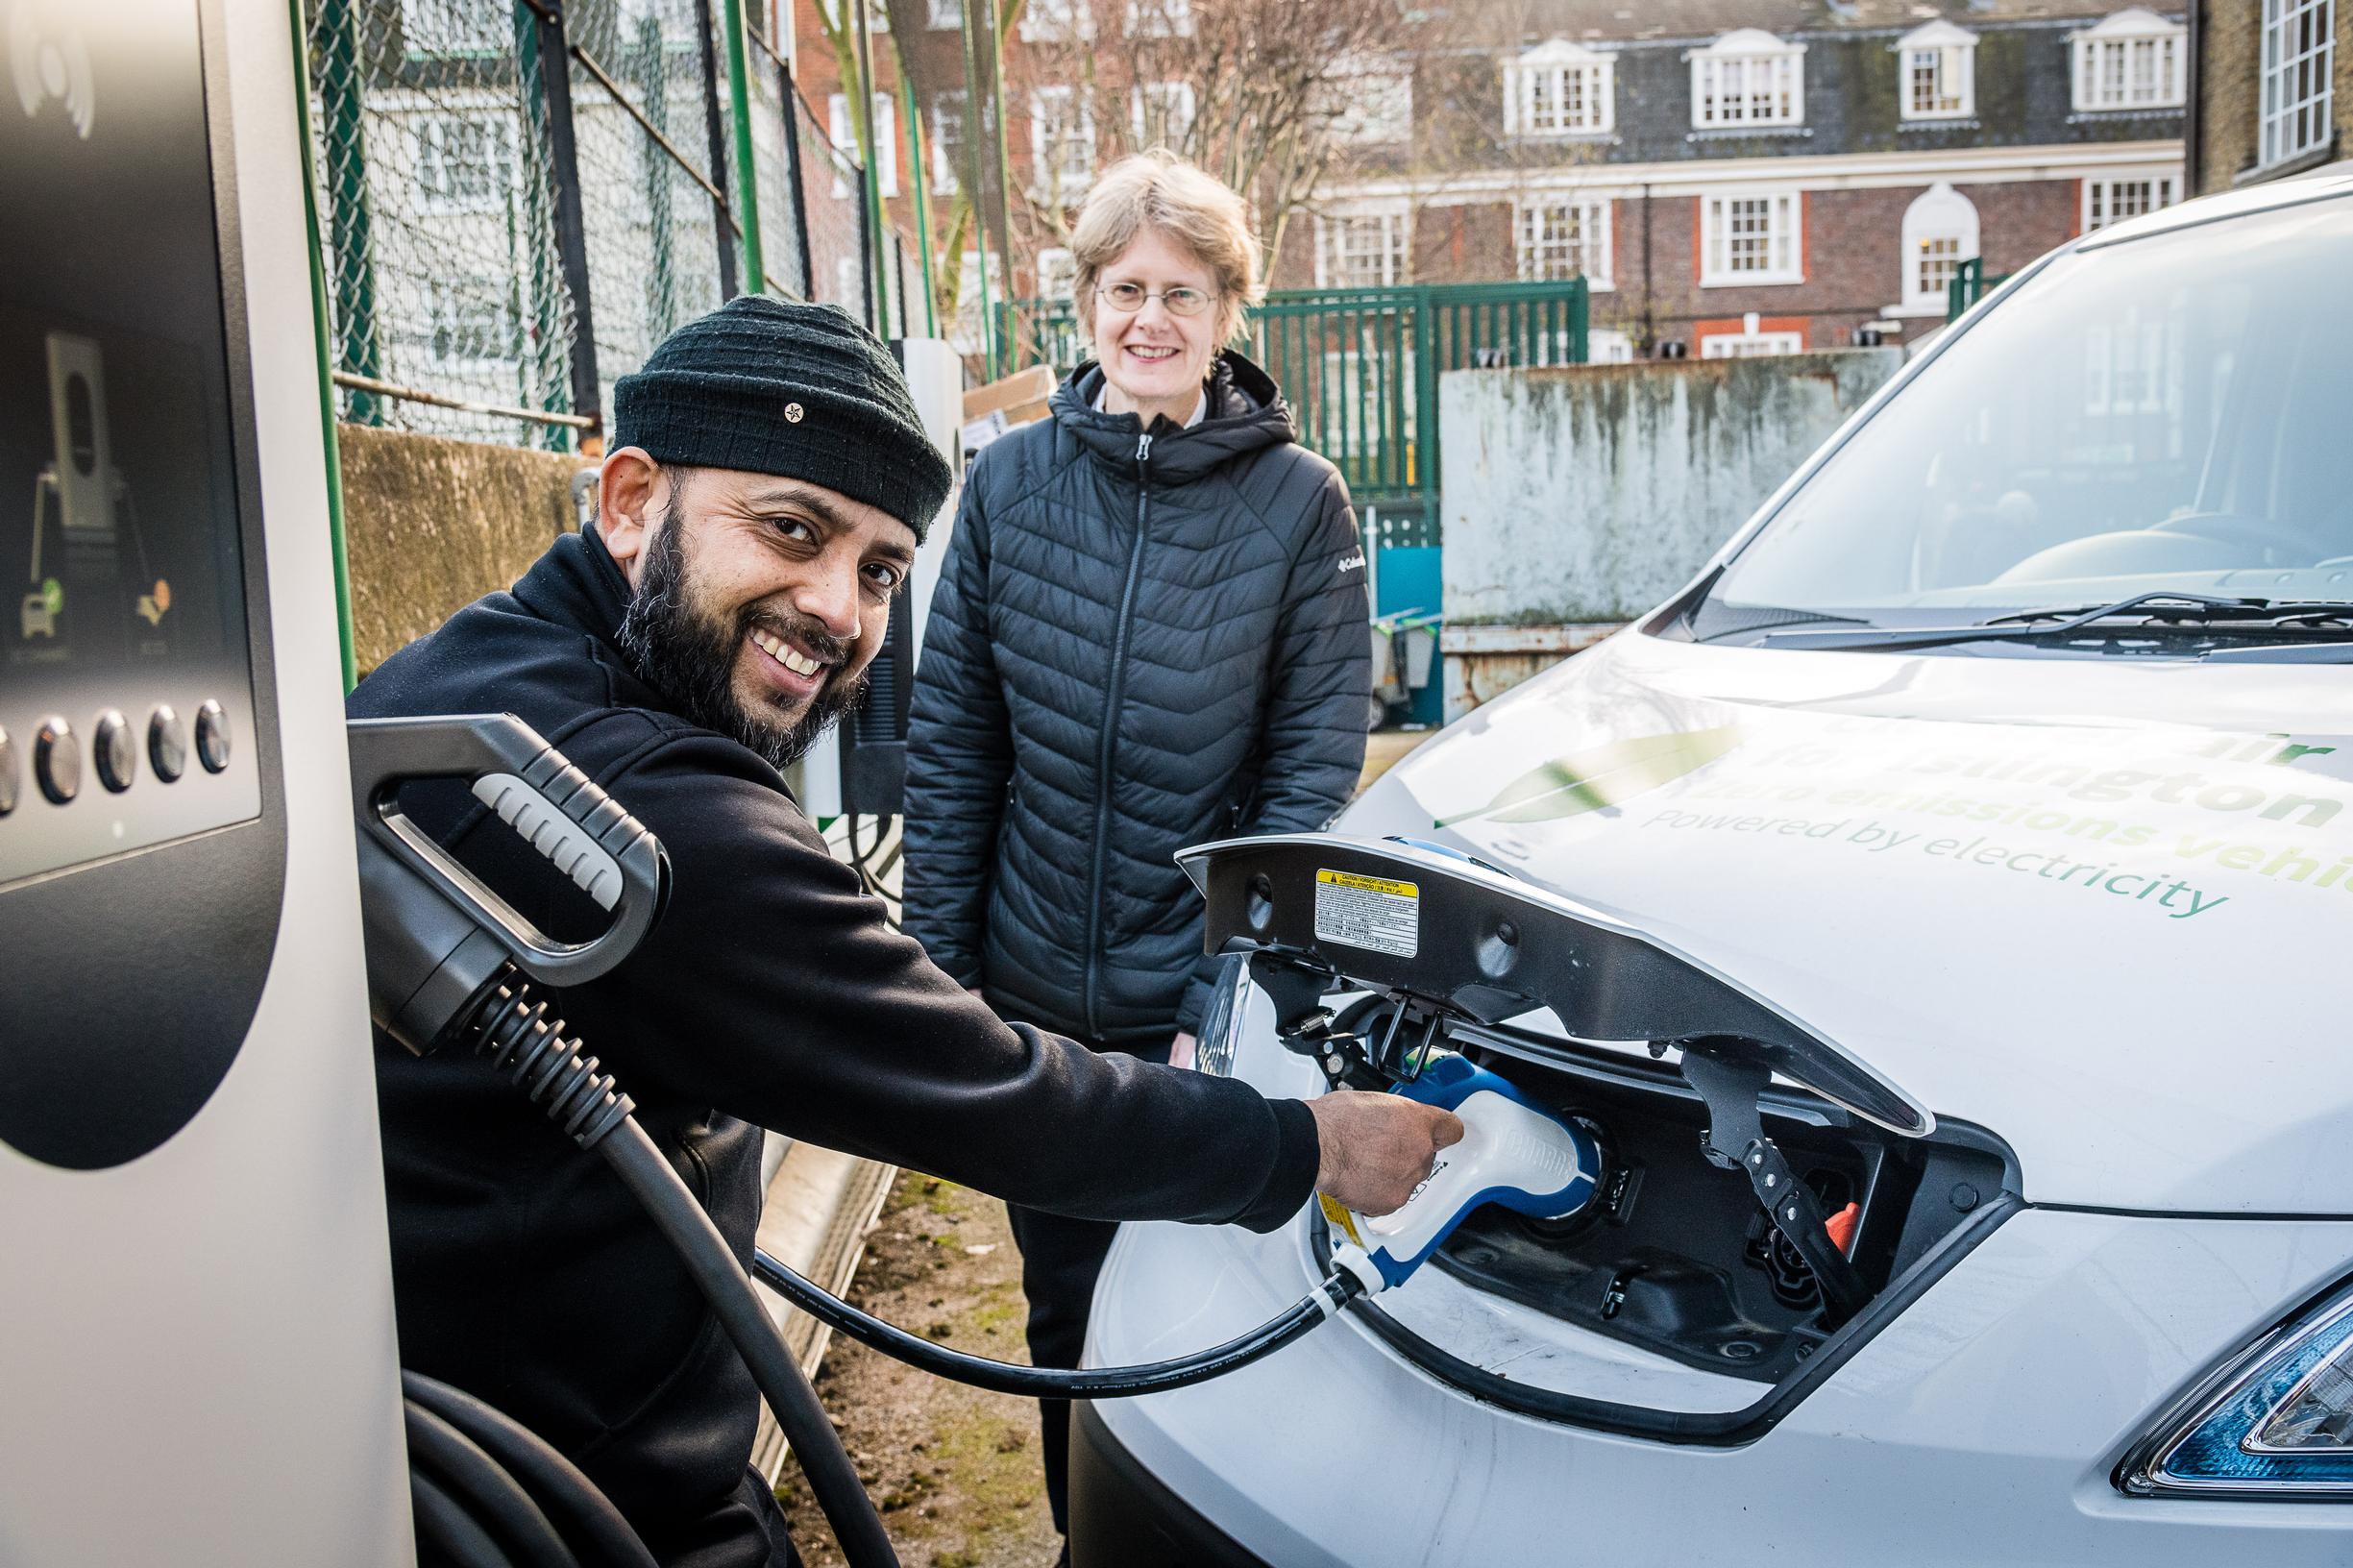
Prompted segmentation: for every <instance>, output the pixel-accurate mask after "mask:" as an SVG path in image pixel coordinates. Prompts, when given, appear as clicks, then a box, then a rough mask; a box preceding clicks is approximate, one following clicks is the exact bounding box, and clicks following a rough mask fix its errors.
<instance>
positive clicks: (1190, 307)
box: [1094, 283, 1217, 316]
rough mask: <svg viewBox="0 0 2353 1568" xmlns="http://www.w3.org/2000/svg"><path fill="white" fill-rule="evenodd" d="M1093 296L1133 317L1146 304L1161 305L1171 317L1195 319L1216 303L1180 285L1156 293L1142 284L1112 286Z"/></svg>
mask: <svg viewBox="0 0 2353 1568" xmlns="http://www.w3.org/2000/svg"><path fill="white" fill-rule="evenodd" d="M1094 292H1095V297H1096V298H1097V299H1099V300H1101V301H1102V302H1103V303H1104V304H1106V305H1108V306H1111V307H1112V308H1113V309H1114V310H1116V311H1118V312H1119V313H1120V314H1121V315H1123V316H1132V315H1134V314H1135V313H1136V312H1137V311H1139V310H1141V309H1142V308H1143V307H1144V302H1145V301H1146V300H1158V301H1160V303H1161V304H1162V306H1164V307H1165V308H1166V309H1167V311H1168V313H1169V314H1170V315H1172V316H1197V315H1199V314H1200V313H1201V312H1202V311H1204V310H1207V309H1208V308H1209V307H1210V306H1212V305H1213V304H1214V303H1216V299H1217V296H1216V295H1214V294H1211V293H1208V292H1206V291H1204V290H1202V289H1198V288H1189V287H1186V286H1184V285H1183V284H1179V285H1178V286H1177V287H1175V288H1164V289H1162V290H1160V291H1159V292H1158V293H1155V292H1153V291H1152V290H1151V289H1148V288H1146V287H1144V286H1143V284H1141V283H1113V284H1110V285H1109V286H1108V287H1104V288H1098V289H1096V290H1095V291H1094Z"/></svg>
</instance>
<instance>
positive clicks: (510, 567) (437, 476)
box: [336, 425, 584, 674]
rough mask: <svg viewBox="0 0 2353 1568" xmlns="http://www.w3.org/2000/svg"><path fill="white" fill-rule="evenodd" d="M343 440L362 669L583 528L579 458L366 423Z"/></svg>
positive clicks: (346, 521) (346, 526) (345, 432)
mask: <svg viewBox="0 0 2353 1568" xmlns="http://www.w3.org/2000/svg"><path fill="white" fill-rule="evenodd" d="M336 438H337V441H338V443H339V444H340V446H341V447H342V451H343V514H344V515H343V531H344V541H345V550H346V552H347V554H348V556H349V558H350V563H351V582H352V642H353V651H354V653H355V656H356V658H357V662H358V665H359V670H360V673H361V674H366V673H367V672H368V671H370V670H373V669H374V668H376V666H378V665H379V664H381V663H382V662H383V661H384V660H385V659H386V658H387V657H388V656H390V655H391V654H392V653H394V652H396V651H398V650H399V649H401V648H402V647H403V646H404V645H405V644H407V643H410V642H412V641H414V640H415V639H417V638H419V637H422V636H424V635H425V634H426V633H427V632H429V631H431V630H432V629H433V628H434V627H436V626H438V625H441V623H442V622H444V621H447V620H448V619H449V618H450V617H451V615H453V613H455V612H456V611H457V610H459V609H461V608H463V607H464V606H465V605H467V604H470V603H472V602H473V601H474V600H478V599H479V598H481V597H482V595H484V594H487V593H490V592H492V591H494V590H496V589H500V588H503V587H505V586H507V585H508V584H509V583H511V582H513V581H514V580H515V579H516V578H517V577H519V576H522V575H523V572H524V569H525V568H526V567H527V566H529V565H530V564H531V563H532V562H533V561H535V560H537V559H538V558H539V555H540V552H541V551H544V550H546V549H547V548H548V546H549V544H550V543H551V541H552V540H553V539H554V538H555V536H556V535H557V534H559V533H561V532H564V531H565V530H566V529H568V528H570V527H573V526H574V512H573V502H572V477H573V475H574V474H576V473H577V472H578V471H579V470H580V469H581V468H582V467H583V466H584V464H583V462H582V460H581V459H580V458H578V457H568V456H559V455H557V454H555V453H545V452H522V451H518V450H516V449H515V448H512V447H493V446H485V445H482V444H481V443H479V442H474V441H452V440H447V439H445V438H443V437H440V436H433V435H416V434H412V433H411V432H409V431H406V430H380V429H369V428H367V427H364V426H357V425H345V426H342V427H341V428H340V429H338V430H337V431H336Z"/></svg>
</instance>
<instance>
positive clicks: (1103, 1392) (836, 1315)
mask: <svg viewBox="0 0 2353 1568" xmlns="http://www.w3.org/2000/svg"><path fill="white" fill-rule="evenodd" d="M751 1272H752V1277H753V1278H754V1279H756V1280H758V1281H759V1282H760V1283H761V1284H762V1285H765V1286H769V1287H770V1288H772V1289H773V1290H775V1291H776V1292H777V1293H778V1294H779V1295H781V1296H783V1297H784V1299H785V1300H787V1301H789V1302H791V1303H792V1304H793V1305H794V1306H796V1307H797V1308H799V1309H800V1310H801V1311H804V1312H807V1313H808V1314H809V1315H810V1316H811V1317H814V1318H816V1319H817V1320H818V1321H819V1322H821V1323H823V1324H825V1325H827V1326H828V1327H830V1328H833V1329H835V1330H837V1331H839V1332H840V1333H842V1334H846V1335H849V1337H851V1338H852V1339H855V1340H857V1341H858V1342H859V1343H860V1344H862V1345H866V1346H868V1347H870V1349H874V1350H878V1351H881V1352H882V1353H883V1354H884V1355H885V1356H889V1357H892V1358H894V1359H895V1360H901V1361H904V1362H906V1363H907V1364H908V1365H909V1366H912V1367H916V1368H918V1369H919V1370H921V1371H924V1372H929V1373H932V1374H934V1375H936V1376H938V1377H943V1378H947V1379H949V1380H951V1381H953V1382H956V1383H962V1384H970V1385H971V1386H973V1387H975V1388H987V1389H991V1390H993V1391H994V1392H996V1393H1000V1394H1019V1395H1022V1396H1024V1397H1026V1398H1032V1399H1130V1398H1133V1397H1135V1396H1136V1395H1138V1394H1156V1393H1162V1392H1164V1391H1166V1390H1168V1389H1170V1388H1184V1387H1189V1386H1190V1385H1191V1384H1196V1383H1207V1382H1208V1381H1209V1380H1210V1379H1212V1378H1220V1377H1223V1376H1225V1375H1226V1374H1227V1373H1228V1372H1232V1371H1234V1370H1236V1369H1237V1368H1239V1367H1244V1366H1248V1365H1249V1364H1250V1363H1251V1362H1252V1361H1255V1360H1259V1359H1260V1358H1261V1357H1262V1356H1271V1355H1273V1354H1274V1353H1275V1352H1276V1351H1278V1350H1281V1349H1282V1348H1283V1347H1284V1346H1285V1345H1287V1344H1289V1343H1290V1342H1291V1341H1292V1340H1294V1339H1296V1338H1298V1337H1299V1336H1300V1335H1303V1334H1305V1333H1307V1332H1308V1331H1309V1330H1310V1329H1312V1328H1313V1327H1315V1325H1317V1324H1318V1323H1321V1322H1322V1321H1323V1320H1324V1319H1325V1318H1327V1317H1330V1316H1332V1315H1334V1314H1335V1313H1336V1312H1337V1311H1339V1309H1340V1308H1341V1307H1343V1306H1345V1305H1347V1303H1348V1302H1349V1300H1350V1299H1351V1298H1353V1297H1354V1296H1356V1295H1357V1294H1358V1293H1359V1292H1360V1290H1361V1289H1362V1288H1363V1286H1362V1285H1361V1284H1360V1282H1359V1281H1358V1279H1357V1277H1356V1276H1355V1275H1353V1274H1350V1273H1347V1272H1346V1271H1344V1270H1336V1271H1335V1272H1334V1273H1333V1274H1332V1276H1331V1277H1330V1278H1329V1279H1327V1280H1325V1281H1324V1283H1323V1284H1321V1285H1319V1286H1316V1287H1315V1288H1314V1289H1313V1290H1311V1291H1310V1292H1309V1293H1308V1294H1307V1295H1305V1296H1303V1297H1301V1298H1300V1299H1299V1301H1298V1302H1297V1303H1296V1304H1294V1305H1293V1306H1292V1307H1291V1308H1290V1310H1289V1311H1286V1312H1284V1313H1283V1314H1282V1315H1281V1316H1280V1317H1276V1318H1273V1319H1271V1320H1269V1321H1267V1322H1264V1323H1262V1324H1260V1325H1259V1326H1258V1327H1257V1328H1255V1329H1252V1330H1251V1331H1250V1332H1249V1333H1248V1334H1245V1335H1240V1336H1238V1337H1237V1338H1233V1339H1229V1340H1227V1341H1226V1342H1225V1343H1224V1344H1222V1345H1213V1346H1211V1347H1210V1348H1209V1349H1207V1350H1197V1351H1194V1352H1193V1353H1191V1354H1190V1355H1188V1356H1179V1357H1176V1358H1174V1359H1173V1360H1165V1361H1147V1362H1145V1363H1143V1364H1142V1365H1140V1366H1095V1367H1082V1368H1080V1369H1079V1370H1077V1371H1075V1372H1073V1371H1068V1370H1066V1369H1064V1368H1060V1367H1050V1366H1021V1365H1018V1364H1017V1363H1015V1362H1012V1361H993V1360H989V1359H988V1358H986V1357H983V1356H973V1355H968V1354H967V1353H966V1352H964V1351H961V1350H950V1349H949V1348H948V1347H947V1346H945V1345H942V1344H935V1343H933V1342H932V1341H931V1340H929V1339H924V1338H920V1337H919V1336H917V1335H912V1334H910V1333H908V1332H907V1331H906V1330H905V1329H902V1328H900V1327H898V1325H896V1324H895V1323H886V1322H884V1321H883V1320H882V1319H881V1318H879V1317H875V1316H873V1315H872V1314H871V1313H869V1312H864V1311H859V1310H858V1309H857V1308H855V1307H852V1306H851V1305H850V1304H849V1303H847V1302H846V1301H844V1300H842V1299H841V1298H840V1297H839V1296H836V1295H833V1294H832V1293H830V1292H829V1291H826V1290H824V1289H822V1288H821V1287H820V1286H816V1285H813V1284H811V1283H810V1282H809V1281H808V1280H807V1279H804V1278H803V1277H802V1276H800V1275H798V1274H796V1273H794V1272H793V1270H792V1269H790V1268H788V1267H786V1266H785V1265H784V1264H783V1263H781V1262H777V1261H776V1260H775V1259H773V1258H772V1257H770V1256H769V1255H768V1254H767V1253H765V1252H759V1251H754V1252H753V1253H752V1255H751Z"/></svg>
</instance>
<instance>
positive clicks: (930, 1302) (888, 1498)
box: [776, 730, 1435, 1568]
mask: <svg viewBox="0 0 2353 1568" xmlns="http://www.w3.org/2000/svg"><path fill="white" fill-rule="evenodd" d="M1434 733H1435V731H1432V730H1418V731H1403V732H1399V731H1385V732H1383V733H1379V734H1375V735H1372V736H1369V737H1368V738H1367V745H1366V747H1365V758H1364V774H1363V777H1362V778H1361V779H1360V781H1359V782H1358V786H1357V787H1358V788H1359V789H1360V790H1361V789H1362V788H1363V787H1364V786H1365V785H1366V784H1369V783H1371V782H1372V781H1373V780H1374V779H1375V778H1378V777H1379V776H1380V775H1381V774H1382V773H1383V772H1385V771H1386V770H1387V769H1388V768H1390V767H1391V766H1393V765H1394V764H1395V763H1397V762H1398V761H1399V760H1400V759H1402V758H1403V757H1404V756H1405V755H1406V754H1407V753H1408V752H1409V751H1411V750H1412V749H1413V748H1414V747H1417V746H1419V745H1421V743H1422V742H1424V741H1426V740H1428V739H1430V737H1431V736H1432V735H1433V734H1434ZM849 1297H850V1300H852V1301H854V1302H856V1303H857V1304H858V1305H859V1306H861V1307H863V1308H865V1309H866V1310H867V1311H870V1312H873V1313H875V1314H876V1315H878V1316H880V1317H882V1318H884V1319H885V1320H887V1321H889V1322H893V1323H897V1324H902V1325H904V1326H906V1327H908V1328H919V1329H921V1330H923V1331H924V1332H927V1333H928V1334H930V1335H932V1337H933V1338H935V1339H939V1340H942V1341H944V1342H945V1343H947V1344H951V1345H954V1346H956V1347H957V1348H958V1349H960V1350H968V1351H971V1352H973V1353H975V1354H977V1355H982V1356H987V1357H990V1358H992V1359H993V1360H1009V1361H1027V1360H1029V1351H1028V1348H1027V1347H1026V1346H1025V1345H1024V1344H1023V1343H1022V1338H1021V1323H1022V1319H1023V1317H1024V1315H1025V1314H1026V1312H1027V1311H1028V1307H1027V1304H1026V1303H1025V1302H1024V1301H1023V1299H1022V1296H1021V1255H1020V1254H1019V1253H1018V1252H1017V1251H1016V1250H1015V1249H1014V1244H1013V1232H1012V1231H1011V1230H1010V1229H1009V1228H1008V1227H1007V1225H1006V1222H1005V1206H1004V1205H1003V1204H1001V1203H999V1202H997V1201H996V1200H995V1199H994V1198H989V1197H983V1196H982V1195H981V1194H980V1193H977V1192H973V1191H969V1190H968V1189H966V1188H961V1187H958V1186H956V1185H955V1184H954V1183H953V1182H943V1181H939V1180H937V1179H935V1178H933V1177H929V1176H921V1175H917V1174H915V1173H913V1172H907V1171H902V1172H900V1174H899V1178H898V1181H897V1183H896V1184H895V1186H894V1187H893V1188H892V1189H891V1196H890V1198H889V1199H888V1200H887V1201H886V1202H885V1203H884V1205H883V1211H882V1218H881V1221H880V1223H879V1224H878V1225H877V1226H876V1227H875V1230H874V1234H873V1235H872V1236H870V1237H868V1238H867V1249H866V1258H865V1261H864V1262H861V1263H860V1264H859V1265H858V1275H857V1278H856V1279H855V1280H854V1281H853V1282H852V1283H851V1286H850V1291H849ZM817 1392H818V1397H819V1398H820V1399H821V1400H822V1401H823V1402H824V1405H825V1409H828V1410H830V1411H831V1412H833V1421H834V1425H835V1426H836V1427H837V1428H839V1429H840V1430H841V1433H842V1441H843V1443H844V1445H845V1446H846V1447H847V1448H848V1450H849V1455H850V1458H851V1459H853V1460H854V1461H855V1462H856V1463H857V1466H858V1475H859V1479H861V1480H862V1481H864V1482H866V1489H867V1495H869V1496H870V1497H871V1498H872V1499H873V1500H874V1506H875V1507H877V1508H880V1509H881V1510H882V1518H883V1523H884V1525H885V1526H887V1527H888V1528H889V1530H890V1532H891V1539H892V1542H893V1544H894V1545H895V1546H896V1547H897V1548H898V1553H899V1557H900V1560H901V1561H902V1562H904V1563H906V1564H907V1568H1048V1565H1049V1564H1051V1563H1052V1562H1053V1561H1054V1556H1055V1553H1056V1552H1057V1551H1058V1550H1059V1549H1060V1545H1061V1543H1060V1541H1059V1540H1058V1539H1057V1538H1056V1536H1055V1534H1054V1522H1053V1519H1052V1517H1051V1516H1050V1515H1049V1514H1048V1513H1047V1512H1046V1506H1045V1481H1044V1478H1043V1476H1042V1474H1041V1473H1040V1471H1039V1468H1038V1410H1037V1407H1036V1406H1035V1405H1033V1404H1031V1403H1030V1402H1029V1401H1027V1400H1020V1399H1013V1398H1010V1397H1008V1396H1006V1395H1003V1394H988V1393H982V1392H981V1391H979V1390H978V1389H974V1388H967V1387H965V1386H964V1385H963V1384H955V1383H947V1382H944V1381H942V1380H941V1379H938V1378H933V1377H929V1376H926V1375H925V1374H923V1373H920V1372H917V1371H913V1370H911V1369H910V1368H908V1367H905V1366H902V1365H900V1364H899V1363H898V1362H896V1361H895V1360H891V1359H890V1358H888V1357H886V1356H882V1355H879V1354H877V1353H876V1352H874V1351H870V1350H869V1349H867V1348H866V1347H865V1346H864V1345H860V1344H856V1343H853V1342H851V1341H849V1340H847V1339H844V1338H843V1337H841V1336H840V1335H835V1336H834V1340H833V1347H832V1349H830V1350H829V1351H827V1352H826V1355H825V1364H824V1365H823V1366H822V1367H821V1368H820V1369H819V1371H818V1375H817ZM776 1495H777V1496H778V1497H779V1498H780V1499H782V1500H783V1502H784V1505H785V1509H786V1511H787V1512H788V1513H789V1514H790V1515H791V1517H792V1521H793V1539H794V1541H795V1543H796V1544H797V1545H798V1547H799V1548H800V1553H801V1556H803V1557H804V1558H805V1559H806V1560H807V1561H808V1562H809V1563H810V1564H811V1565H812V1568H818V1565H821V1564H837V1563H840V1562H841V1561H842V1555H841V1553H840V1551H838V1550H837V1549H836V1548H835V1546H834V1542H833V1535H832V1532H831V1531H827V1530H826V1528H825V1522H824V1518H823V1516H822V1515H821V1514H820V1513H819V1512H818V1510H817V1505H816V1503H815V1502H814V1501H812V1500H811V1498H810V1496H809V1492H808V1487H807V1484H806V1483H805V1482H803V1481H802V1480H801V1477H800V1471H799V1468H798V1466H797V1465H796V1464H795V1463H794V1462H793V1461H792V1460H790V1459H788V1460H786V1461H785V1469H784V1479H783V1481H782V1482H780V1483H779V1484H778V1486H777V1488H776Z"/></svg>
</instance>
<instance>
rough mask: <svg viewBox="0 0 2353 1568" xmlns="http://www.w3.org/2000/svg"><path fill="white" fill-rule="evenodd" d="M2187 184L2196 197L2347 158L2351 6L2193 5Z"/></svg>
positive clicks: (2352, 148)
mask: <svg viewBox="0 0 2353 1568" xmlns="http://www.w3.org/2000/svg"><path fill="white" fill-rule="evenodd" d="M2188 21H2189V31H2190V49H2191V83H2192V86H2191V95H2192V106H2191V111H2190V122H2189V130H2188V133H2187V139H2188V157H2187V162H2188V167H2189V183H2190V185H2191V187H2192V188H2193V189H2194V190H2196V191H2197V192H2199V193H2200V194H2204V193H2205V192H2207V191H2214V190H2228V189H2230V188H2231V187H2232V186H2234V185H2243V184H2254V183H2255V182H2257V181H2261V180H2276V179H2280V178H2283V177H2285V176H2287V175H2292V174H2297V173H2301V172H2302V171H2303V170H2305V169H2309V168H2316V167H2318V166H2319V165H2320V164H2323V163H2328V162H2332V161H2334V160H2336V159H2341V158H2344V157H2348V156H2353V5H2347V4H2345V3H2343V0H2192V12H2191V15H2190V16H2189V18H2188Z"/></svg>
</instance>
